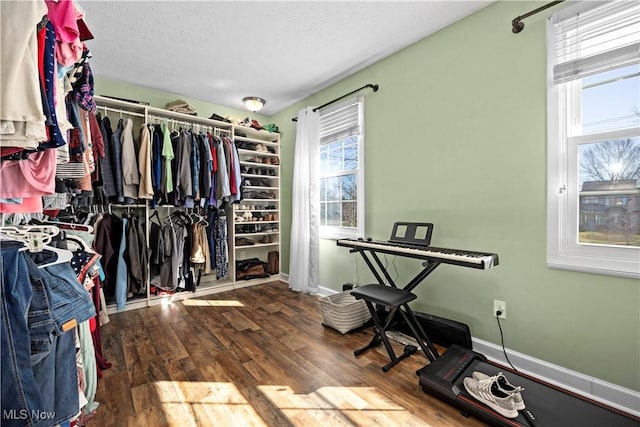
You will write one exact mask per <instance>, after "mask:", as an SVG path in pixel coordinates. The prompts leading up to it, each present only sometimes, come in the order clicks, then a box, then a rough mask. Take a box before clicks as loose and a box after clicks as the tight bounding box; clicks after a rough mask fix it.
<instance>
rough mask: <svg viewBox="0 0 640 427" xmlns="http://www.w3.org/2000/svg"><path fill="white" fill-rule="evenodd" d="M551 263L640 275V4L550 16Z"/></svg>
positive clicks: (576, 8) (584, 5) (585, 6)
mask: <svg viewBox="0 0 640 427" xmlns="http://www.w3.org/2000/svg"><path fill="white" fill-rule="evenodd" d="M547 31H548V37H547V39H548V70H549V73H548V74H549V76H548V82H549V83H548V121H547V122H548V139H547V143H548V163H547V168H548V183H547V198H548V207H547V208H548V218H547V225H548V226H547V233H548V236H547V263H548V264H549V266H550V267H553V268H564V269H570V270H578V271H586V272H594V273H601V274H611V275H620V276H626V277H635V278H637V277H640V95H639V94H640V3H639V2H636V1H625V2H607V3H604V4H602V3H599V2H598V3H595V2H588V1H585V2H579V3H577V4H574V5H572V6H570V7H568V8H566V9H563V10H561V11H559V12H557V13H555V14H554V15H552V17H551V18H550V19H549V23H548V28H547Z"/></svg>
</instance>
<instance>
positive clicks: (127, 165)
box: [120, 119, 140, 203]
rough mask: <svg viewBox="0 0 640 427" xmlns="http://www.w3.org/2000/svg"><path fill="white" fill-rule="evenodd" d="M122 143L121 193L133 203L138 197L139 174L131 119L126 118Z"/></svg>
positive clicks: (121, 137) (121, 138)
mask: <svg viewBox="0 0 640 427" xmlns="http://www.w3.org/2000/svg"><path fill="white" fill-rule="evenodd" d="M120 143H121V144H122V155H121V158H120V161H121V165H122V184H123V185H122V187H123V195H124V197H125V199H128V200H126V201H127V202H131V203H133V202H134V201H135V200H136V199H137V198H138V185H139V184H140V174H139V171H138V162H137V158H138V156H137V155H136V149H135V145H134V140H133V120H131V119H127V121H126V124H125V125H124V128H123V130H122V135H121V136H120Z"/></svg>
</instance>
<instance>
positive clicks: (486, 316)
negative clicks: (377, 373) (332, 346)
mask: <svg viewBox="0 0 640 427" xmlns="http://www.w3.org/2000/svg"><path fill="white" fill-rule="evenodd" d="M539 5H540V3H539V2H523V1H518V2H496V3H493V4H492V5H490V6H488V7H486V8H484V9H482V10H481V11H479V12H477V13H475V14H474V15H472V16H470V17H467V18H465V19H463V20H461V21H459V22H457V23H456V24H454V25H452V26H450V27H447V28H445V29H443V30H441V31H440V32H438V33H436V34H434V35H432V36H430V37H428V38H426V39H424V40H422V41H420V42H418V43H416V44H414V45H412V46H410V47H408V48H406V49H404V50H402V51H400V52H399V53H397V54H395V55H393V56H391V57H389V58H387V59H384V60H382V61H380V62H378V63H376V64H374V65H372V66H370V67H368V68H366V69H364V70H363V71H360V72H358V73H357V74H355V75H353V76H351V77H349V78H347V79H344V80H343V81H340V82H339V83H337V84H335V85H333V86H331V87H330V88H328V89H326V90H323V91H321V92H320V93H318V94H315V95H313V96H311V97H309V98H307V99H306V100H304V101H303V102H300V103H297V104H296V105H294V106H292V107H290V108H288V109H286V110H284V111H282V112H280V113H279V114H277V115H275V116H272V117H269V118H264V117H262V116H259V115H257V116H255V118H257V119H258V120H259V121H260V123H263V121H264V122H267V123H269V122H275V123H277V124H278V126H279V127H280V131H281V134H282V150H281V153H282V161H281V164H282V167H281V170H282V179H281V182H282V191H281V200H282V202H281V211H282V213H281V222H282V227H281V230H282V231H281V233H282V235H281V241H282V249H281V261H282V266H283V272H285V273H286V272H288V271H289V268H288V264H289V246H290V245H289V240H290V224H291V181H292V171H293V167H292V162H293V147H294V143H295V124H294V123H293V122H292V121H291V118H292V117H294V116H295V115H296V112H297V111H298V110H299V109H300V108H303V107H305V106H307V105H320V104H323V103H325V102H327V101H328V100H331V99H334V98H336V97H338V96H340V95H342V94H344V93H347V92H350V91H352V90H353V89H355V88H358V87H360V86H363V85H365V84H367V83H377V84H379V85H380V90H379V91H378V92H377V93H372V92H371V91H368V92H366V95H365V96H366V101H365V111H366V112H365V114H366V115H365V120H366V151H365V155H366V209H367V212H366V235H367V236H371V237H373V238H376V239H386V238H388V236H389V233H390V231H391V226H392V224H393V222H394V221H397V220H407V221H428V222H433V223H434V224H435V231H434V236H433V239H432V244H433V245H435V246H444V247H451V248H463V249H470V250H478V251H487V252H495V253H498V254H499V256H500V265H499V266H498V267H497V268H493V269H490V270H488V271H478V270H472V269H467V268H459V267H454V266H448V265H443V266H440V267H439V268H438V269H436V270H435V272H434V273H433V274H432V275H431V276H429V277H428V278H427V279H426V280H425V281H424V282H423V283H422V284H421V285H420V286H419V287H418V288H417V289H416V293H417V294H418V300H417V301H416V303H415V304H414V309H416V310H418V311H426V312H430V313H433V314H436V315H440V316H444V317H447V318H451V319H455V320H459V321H462V322H465V323H467V324H468V325H469V327H470V328H471V331H472V334H473V336H475V337H477V338H480V339H483V340H487V341H490V342H493V343H496V344H500V335H499V331H498V326H497V324H496V321H495V318H493V317H492V316H491V311H492V308H493V300H494V299H500V300H503V301H506V302H507V311H508V319H507V320H505V321H504V322H503V323H502V326H503V330H504V337H505V345H506V346H507V347H508V348H511V349H513V350H516V351H519V352H522V353H525V354H528V355H530V356H533V357H536V358H539V359H542V360H545V361H548V362H551V363H554V364H557V365H560V366H564V367H566V368H569V369H572V370H575V371H578V372H581V373H583V374H585V375H589V376H593V377H596V378H600V379H602V380H605V381H609V382H612V383H615V384H618V385H620V386H623V387H627V388H630V389H633V390H639V391H640V284H639V283H638V281H637V280H632V279H622V278H616V277H610V276H601V275H594V274H584V273H576V272H570V271H561V270H552V269H549V268H548V267H547V265H546V75H545V68H546V41H545V38H546V35H545V18H546V17H547V16H548V15H549V14H550V13H551V11H545V12H543V13H541V14H538V15H536V16H534V17H531V18H528V19H527V20H526V27H525V30H524V31H523V32H522V33H520V34H518V35H514V34H512V33H511V24H510V23H511V20H512V19H513V18H514V17H515V16H518V15H521V14H523V13H525V12H527V11H529V10H532V9H534V8H536V7H538V6H539ZM552 10H553V9H552ZM96 93H97V94H106V95H114V96H121V97H125V98H134V99H140V100H145V101H149V102H151V104H152V105H153V106H157V107H164V105H165V104H166V103H167V102H169V101H173V100H175V99H186V100H187V101H188V102H190V103H191V105H194V106H195V107H196V108H198V111H199V112H200V115H201V116H206V117H208V116H209V115H210V114H211V113H212V112H216V113H218V114H220V115H226V114H231V115H238V116H243V117H245V116H246V112H242V111H238V110H233V109H229V108H225V107H221V106H217V105H212V104H207V103H203V102H202V101H197V100H192V99H189V98H184V97H181V96H178V95H173V94H166V93H160V92H157V91H153V90H150V89H146V88H140V87H137V86H131V85H124V84H122V83H118V82H111V81H107V80H105V79H100V78H97V79H96ZM363 93H364V92H363ZM387 261H388V265H389V270H390V271H391V273H392V275H393V276H394V277H396V276H397V281H398V282H399V283H403V282H406V281H407V280H408V279H410V278H411V277H413V275H414V274H416V273H417V271H419V265H417V264H418V263H417V262H412V261H407V260H406V259H402V258H397V259H395V260H394V259H393V257H388V259H387ZM320 268H321V274H320V283H321V285H322V286H325V287H329V288H333V289H336V290H339V289H341V284H342V283H345V282H351V281H352V280H353V279H354V277H358V278H359V282H360V283H368V282H369V281H371V280H372V277H371V275H370V274H369V273H368V269H367V268H366V266H365V265H364V262H362V261H361V260H360V259H358V258H356V257H355V256H354V255H350V254H349V253H348V251H347V250H346V249H344V248H338V247H336V245H335V241H333V240H323V241H322V243H321V264H320Z"/></svg>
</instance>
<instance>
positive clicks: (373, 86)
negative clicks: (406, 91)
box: [291, 83, 380, 122]
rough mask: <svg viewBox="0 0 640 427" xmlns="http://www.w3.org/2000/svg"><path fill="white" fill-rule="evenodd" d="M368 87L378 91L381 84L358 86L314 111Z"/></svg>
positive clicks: (295, 120) (294, 119)
mask: <svg viewBox="0 0 640 427" xmlns="http://www.w3.org/2000/svg"><path fill="white" fill-rule="evenodd" d="M368 87H370V88H371V89H373V91H374V92H377V91H378V89H379V88H380V86H378V85H377V84H371V83H369V84H367V85H364V86H362V87H359V88H358V89H356V90H352V91H351V92H349V93H346V94H344V95H342V96H339V97H337V98H336V99H332V100H331V101H329V102H327V103H324V104H322V105H321V106H319V107H316V108H314V109H313V111H314V112H316V111H318V110H321V109H323V108H324V107H328V106H329V105H331V104H333V103H335V102H338V101H340V100H341V99H344V98H346V97H347V96H350V95H353V94H354V93H357V92H360V91H361V90H362V89H366V88H368ZM291 121H293V122H297V121H298V118H297V117H294V118H292V119H291Z"/></svg>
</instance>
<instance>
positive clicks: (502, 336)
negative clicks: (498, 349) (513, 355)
mask: <svg viewBox="0 0 640 427" xmlns="http://www.w3.org/2000/svg"><path fill="white" fill-rule="evenodd" d="M501 314H502V312H501V311H500V310H498V311H496V321H497V322H498V329H500V342H501V343H502V352H503V353H504V357H505V359H507V362H509V365H511V367H512V368H513V370H514V371H516V372H518V370H517V369H516V367H515V366H513V363H511V360H509V356H507V350H506V349H505V348H504V335H503V334H502V325H500V315H501Z"/></svg>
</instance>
